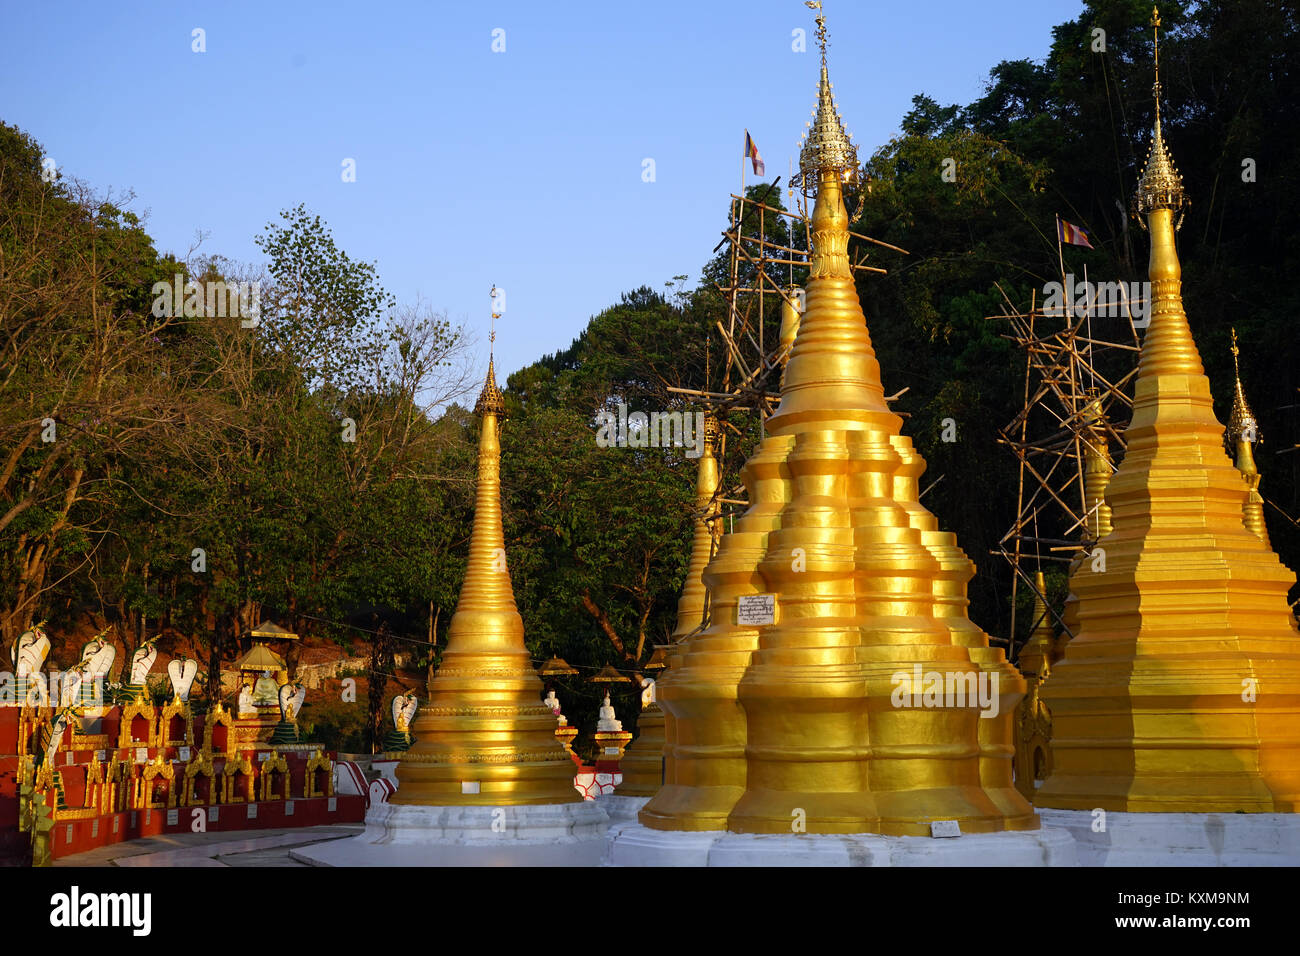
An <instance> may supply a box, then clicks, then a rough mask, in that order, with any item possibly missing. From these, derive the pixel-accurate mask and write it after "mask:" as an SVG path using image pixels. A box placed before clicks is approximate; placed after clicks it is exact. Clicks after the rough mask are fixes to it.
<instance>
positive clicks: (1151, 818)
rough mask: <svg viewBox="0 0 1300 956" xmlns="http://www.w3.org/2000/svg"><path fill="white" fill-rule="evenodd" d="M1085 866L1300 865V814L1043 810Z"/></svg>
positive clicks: (1047, 823)
mask: <svg viewBox="0 0 1300 956" xmlns="http://www.w3.org/2000/svg"><path fill="white" fill-rule="evenodd" d="M1038 815H1039V818H1040V819H1041V820H1042V821H1043V826H1045V827H1054V828H1059V829H1061V830H1065V831H1067V832H1068V833H1069V834H1070V835H1071V836H1072V837H1073V838H1074V841H1075V845H1076V846H1077V848H1078V854H1079V864H1080V865H1081V866H1300V814H1296V813H1121V812H1118V811H1107V812H1106V813H1105V816H1104V818H1103V817H1101V816H1099V815H1098V812H1097V811H1089V810H1053V809H1050V808H1043V809H1040V810H1039V811H1038Z"/></svg>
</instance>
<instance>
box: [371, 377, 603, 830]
mask: <svg viewBox="0 0 1300 956" xmlns="http://www.w3.org/2000/svg"><path fill="white" fill-rule="evenodd" d="M474 411H475V412H476V413H477V414H478V416H479V418H480V419H481V426H482V428H481V431H480V434H479V448H478V488H477V499H476V502H475V508H474V528H473V532H472V535H471V538H470V546H469V565H468V567H467V568H466V571H465V583H464V585H463V586H462V588H461V592H460V600H459V601H458V602H457V605H456V613H455V615H453V616H452V619H451V627H450V629H449V631H448V636H447V648H446V650H445V651H444V652H443V655H442V663H441V666H440V667H439V668H438V672H437V674H435V675H434V678H433V680H432V681H431V682H430V683H429V700H428V702H427V704H425V706H423V707H422V708H421V709H420V712H419V716H418V717H417V718H416V720H415V725H414V736H415V737H416V743H415V745H414V746H413V747H411V749H410V750H407V751H406V752H405V753H404V754H403V755H402V761H401V763H399V764H398V766H397V779H398V782H399V784H400V786H399V787H398V790H397V792H396V793H395V794H394V795H393V797H392V799H391V801H390V802H392V803H395V804H425V805H433V806H503V805H518V804H553V803H571V802H574V801H580V800H581V799H582V798H581V796H580V795H579V794H578V792H577V791H576V790H574V788H573V762H572V760H570V759H569V755H568V754H567V753H566V752H565V749H564V746H563V745H562V744H561V743H560V742H559V740H557V739H556V737H555V715H554V714H553V713H552V712H551V710H550V708H549V707H547V706H546V705H545V704H543V703H542V699H541V698H542V682H541V679H540V678H539V677H538V676H537V673H536V672H535V671H534V670H533V666H532V661H531V659H530V656H529V653H528V649H527V647H525V646H524V625H523V620H522V619H521V618H520V617H519V611H518V610H517V609H516V608H515V596H514V590H513V588H512V586H511V582H510V572H509V571H508V570H507V568H506V551H505V540H504V537H503V535H502V530H501V479H500V472H501V445H500V428H501V425H500V420H501V418H502V416H504V414H505V400H504V398H503V397H502V395H501V390H500V389H499V388H497V383H496V377H495V373H494V371H493V366H492V362H491V361H489V362H488V372H487V380H486V382H485V383H484V385H483V391H482V393H481V394H480V395H479V398H478V404H477V405H476V406H475V408H474Z"/></svg>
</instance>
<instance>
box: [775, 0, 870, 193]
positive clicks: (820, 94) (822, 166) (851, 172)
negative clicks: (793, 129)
mask: <svg viewBox="0 0 1300 956" xmlns="http://www.w3.org/2000/svg"><path fill="white" fill-rule="evenodd" d="M817 9H818V11H819V12H818V15H817V41H818V44H819V45H820V46H821V54H822V64H821V78H820V80H819V81H818V83H817V107H816V109H815V110H813V119H812V122H811V123H810V124H809V129H808V131H807V132H805V133H804V135H803V138H802V140H801V142H800V149H799V174H798V175H797V176H796V177H795V179H794V182H793V183H792V184H791V185H793V186H795V187H796V188H798V187H802V188H803V190H804V194H805V195H808V196H811V195H813V194H814V193H816V192H817V187H818V185H819V183H820V182H821V179H822V174H823V173H833V174H835V175H838V176H839V177H840V178H841V179H844V180H846V181H847V180H853V179H856V177H857V173H858V150H857V147H856V146H854V145H853V141H852V140H851V139H850V138H849V134H848V133H846V132H845V131H844V124H843V123H842V122H840V113H839V110H838V109H837V108H836V106H835V93H834V91H833V87H832V86H831V79H830V72H829V71H828V70H827V68H826V45H827V40H828V36H827V32H826V17H825V15H823V14H822V13H821V12H820V7H818V8H817Z"/></svg>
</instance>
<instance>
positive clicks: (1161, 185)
mask: <svg viewBox="0 0 1300 956" xmlns="http://www.w3.org/2000/svg"><path fill="white" fill-rule="evenodd" d="M1151 28H1152V31H1153V33H1154V36H1155V74H1156V79H1155V83H1154V84H1153V85H1152V87H1151V94H1152V96H1153V97H1154V99H1155V104H1156V112H1155V122H1154V125H1153V129H1152V133H1151V146H1150V148H1149V149H1148V150H1147V162H1146V168H1145V169H1143V171H1142V178H1141V179H1139V180H1138V189H1137V195H1136V196H1135V197H1134V204H1135V207H1136V209H1137V213H1138V215H1139V216H1146V215H1147V214H1148V213H1150V212H1151V211H1152V210H1154V209H1171V210H1174V211H1175V212H1181V211H1182V210H1183V209H1184V208H1185V207H1186V206H1188V205H1190V203H1189V201H1188V200H1187V196H1186V194H1185V192H1184V190H1183V177H1182V174H1181V173H1179V172H1178V167H1177V166H1175V165H1174V161H1173V158H1172V157H1171V156H1170V155H1169V148H1168V147H1167V146H1165V136H1164V129H1163V124H1162V123H1161V121H1160V94H1161V87H1160V11H1159V9H1158V8H1154V7H1153V8H1152V12H1151ZM1179 224H1181V218H1180V220H1179ZM1143 225H1144V226H1145V223H1143ZM1175 228H1177V224H1176V225H1175Z"/></svg>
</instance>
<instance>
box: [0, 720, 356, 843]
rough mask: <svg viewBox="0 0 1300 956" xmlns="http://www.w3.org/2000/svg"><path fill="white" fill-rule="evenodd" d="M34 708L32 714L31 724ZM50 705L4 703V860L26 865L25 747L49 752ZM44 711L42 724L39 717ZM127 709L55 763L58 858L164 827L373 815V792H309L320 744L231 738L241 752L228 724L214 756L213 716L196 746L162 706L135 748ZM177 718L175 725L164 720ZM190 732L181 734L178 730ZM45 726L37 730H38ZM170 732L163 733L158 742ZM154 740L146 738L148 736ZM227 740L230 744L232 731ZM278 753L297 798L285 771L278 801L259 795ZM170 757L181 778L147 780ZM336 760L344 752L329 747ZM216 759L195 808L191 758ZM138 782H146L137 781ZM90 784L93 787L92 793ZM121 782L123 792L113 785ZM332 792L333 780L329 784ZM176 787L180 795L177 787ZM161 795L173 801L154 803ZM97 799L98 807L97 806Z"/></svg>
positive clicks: (278, 777)
mask: <svg viewBox="0 0 1300 956" xmlns="http://www.w3.org/2000/svg"><path fill="white" fill-rule="evenodd" d="M24 713H25V714H26V716H27V718H28V719H27V720H26V721H25V722H24V721H23V715H24ZM53 716H54V713H53V712H52V711H50V709H49V708H43V709H28V710H26V711H24V709H23V708H20V707H0V865H3V864H6V863H7V864H14V863H21V862H23V860H24V859H26V857H27V855H28V854H29V853H30V851H31V834H30V833H26V832H19V827H18V825H19V820H18V815H19V800H18V791H19V787H18V776H19V769H20V762H21V758H20V756H19V754H20V753H26V754H29V755H40V754H43V752H44V748H43V746H42V744H41V739H40V738H41V733H40V722H41V720H43V721H49V720H52V719H53ZM33 717H37V718H39V719H38V720H37V721H33V720H32V718H33ZM121 719H122V708H121V707H118V706H115V707H112V708H110V709H109V710H108V711H106V713H105V714H104V716H103V717H102V718H101V719H100V721H99V723H98V725H97V726H96V725H94V724H93V723H92V722H89V721H87V723H86V726H85V729H86V730H87V731H88V733H86V734H85V735H73V734H72V733H71V732H68V733H65V735H64V737H63V742H62V744H61V746H60V747H59V750H58V752H57V754H56V758H55V761H54V768H53V769H54V770H55V771H57V773H58V783H59V784H61V785H62V798H61V802H62V804H63V806H62V807H59V806H58V803H59V802H60V793H59V788H58V786H54V787H50V788H48V789H47V790H46V791H45V803H46V805H47V806H48V807H50V808H51V810H52V818H53V821H54V828H53V829H52V830H51V831H50V850H51V853H52V855H53V856H54V857H62V856H68V855H70V854H73V853H83V852H85V851H86V850H92V849H95V848H97V847H101V846H106V845H108V844H111V843H119V842H122V841H124V840H134V839H138V838H140V837H147V836H156V835H158V834H164V833H189V832H195V831H198V830H200V829H202V830H207V831H217V832H221V831H234V830H266V829H281V828H286V827H309V826H318V825H322V824H334V823H359V822H361V821H363V820H364V819H365V812H366V797H365V796H354V795H342V796H329V795H328V790H325V792H324V794H323V795H321V796H313V797H307V796H306V793H307V764H308V762H309V761H310V760H311V759H312V758H313V757H314V756H315V753H314V748H308V747H306V746H304V747H303V749H301V750H285V749H282V748H278V747H273V746H271V745H269V744H267V743H264V742H250V743H241V744H240V745H239V746H238V749H237V751H236V752H235V753H222V752H221V750H222V748H221V746H220V745H221V744H223V743H224V744H225V748H224V749H226V750H231V749H232V747H231V743H232V742H233V740H234V739H235V737H236V734H235V733H233V732H232V731H231V730H230V728H228V727H226V726H224V725H219V726H217V727H216V728H215V730H216V733H215V734H214V737H215V738H216V739H215V740H214V741H213V751H212V752H211V753H205V752H204V751H203V749H202V745H203V740H204V718H203V717H201V716H197V717H194V718H193V737H192V740H193V741H194V742H193V743H191V744H183V743H180V744H168V743H167V742H166V739H167V738H168V737H171V739H173V740H176V739H178V738H183V736H184V733H183V727H184V721H183V720H181V721H179V722H178V721H177V720H176V719H175V718H164V717H163V716H162V708H158V709H157V710H156V712H155V714H154V717H153V719H152V720H150V719H146V718H142V717H139V716H133V717H132V725H131V730H132V737H133V738H136V739H134V740H133V741H132V742H131V744H130V745H129V746H119V744H120V741H119V730H120V722H121ZM20 724H22V725H23V728H24V729H25V730H26V731H27V734H26V736H27V739H26V740H25V741H22V742H20V741H19V730H20ZM163 725H168V726H163ZM178 726H179V727H180V728H182V730H181V732H180V733H179V734H178V733H175V731H176V728H177V727H178ZM33 727H35V729H33ZM160 727H161V729H162V736H163V738H164V739H163V740H162V741H159V740H157V735H158V730H159V729H160ZM146 735H149V736H151V737H153V738H154V739H153V740H152V742H150V743H146V742H145V740H144V737H145V736H146ZM223 737H224V738H225V740H224V741H223V740H222V738H223ZM272 750H275V751H276V752H277V753H278V754H279V756H280V758H281V759H283V760H284V762H285V765H286V770H287V773H288V776H289V781H290V782H289V797H288V799H284V798H283V797H282V796H281V793H282V790H283V783H282V779H283V775H282V774H280V773H278V772H277V773H275V774H274V776H273V780H274V792H275V796H274V798H272V799H268V800H261V799H259V798H260V796H261V792H262V779H261V778H262V766H261V765H262V762H263V761H264V760H266V759H267V758H268V757H270V756H271V752H272ZM160 755H161V757H162V758H163V761H164V763H165V764H167V765H169V766H170V767H171V771H172V779H171V780H167V779H166V778H165V777H164V776H163V775H162V774H161V773H155V774H154V776H153V777H152V779H149V780H146V779H145V778H144V772H145V771H146V770H147V769H148V768H149V766H150V764H152V763H154V761H156V759H157V758H158V757H159V756H160ZM325 756H327V757H329V758H330V760H331V762H332V761H333V759H334V757H335V756H336V755H335V754H334V753H333V752H327V753H326V754H325ZM114 757H116V758H117V761H118V763H119V766H121V767H123V768H124V769H121V770H119V771H117V772H118V774H119V775H120V776H122V777H125V779H124V780H119V781H117V782H109V781H108V780H107V778H108V775H109V769H110V767H111V766H112V761H113V759H114ZM96 758H98V764H99V768H98V769H97V770H96V772H95V773H96V778H97V779H98V780H103V781H104V783H103V784H102V785H96V783H95V782H94V781H91V780H89V779H88V778H89V777H90V774H91V770H92V766H93V765H94V764H95V762H96ZM205 758H206V759H207V760H208V761H210V763H211V768H212V775H211V777H210V778H208V776H207V775H206V774H200V775H198V776H196V777H194V778H193V780H195V781H198V782H199V786H198V790H199V795H200V798H201V799H202V800H203V804H204V805H202V806H186V805H185V803H186V800H185V794H184V788H185V786H186V769H187V768H188V767H189V766H190V765H191V764H195V763H198V764H202V763H203V761H204V759H205ZM242 758H246V759H247V760H248V762H249V765H250V770H251V773H242V772H240V773H237V774H235V775H234V777H233V780H232V786H231V787H230V790H231V791H232V792H231V793H229V794H228V797H229V800H228V802H223V801H222V796H223V795H222V789H223V787H222V784H223V780H224V779H225V770H226V767H227V762H228V761H230V760H239V759H242ZM332 774H333V769H332V768H331V769H330V770H329V771H326V772H323V771H321V770H320V769H314V770H313V771H312V775H313V776H314V777H316V781H314V782H315V783H317V784H318V785H319V784H321V783H324V784H326V785H327V786H328V784H329V781H330V780H331V779H332ZM249 778H251V781H252V787H253V798H254V801H253V802H252V803H248V802H245V801H244V800H243V799H242V798H243V797H244V796H245V795H246V794H247V785H248V780H249ZM137 781H138V782H137ZM88 787H89V788H90V789H91V793H90V794H89V798H88V794H87V789H88ZM109 788H113V789H114V794H113V795H111V796H110V795H109V794H108V793H106V792H105V791H106V790H108V789H109ZM329 789H332V787H329ZM169 790H170V793H169V792H168V791H169ZM151 801H156V802H161V803H163V806H160V807H148V806H146V805H145V804H146V803H148V802H151ZM87 803H89V804H90V806H87Z"/></svg>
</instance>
